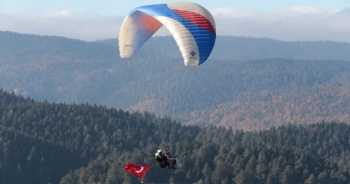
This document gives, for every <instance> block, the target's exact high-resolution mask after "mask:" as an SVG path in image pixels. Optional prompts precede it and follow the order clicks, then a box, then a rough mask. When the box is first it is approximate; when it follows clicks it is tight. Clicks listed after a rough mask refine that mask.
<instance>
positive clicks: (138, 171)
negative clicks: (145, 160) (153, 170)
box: [135, 166, 143, 173]
mask: <svg viewBox="0 0 350 184" xmlns="http://www.w3.org/2000/svg"><path fill="white" fill-rule="evenodd" d="M142 171H143V166H141V169H140V170H136V169H135V172H137V173H140V172H142Z"/></svg>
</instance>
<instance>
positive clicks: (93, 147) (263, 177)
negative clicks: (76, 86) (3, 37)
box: [0, 90, 350, 184]
mask: <svg viewBox="0 0 350 184" xmlns="http://www.w3.org/2000/svg"><path fill="white" fill-rule="evenodd" d="M0 112H1V120H0V147H1V149H0V183H4V184H15V183H21V184H23V183H30V184H34V183H35V184H40V183H43V184H44V183H52V184H55V183H57V184H58V183H61V184H66V183H67V184H68V183H139V182H140V181H139V180H138V179H137V178H136V177H134V176H132V175H130V174H128V173H126V172H124V171H123V167H124V165H125V163H126V162H127V161H131V162H134V163H140V164H141V163H146V164H152V165H153V167H152V168H151V170H150V171H149V172H148V173H147V175H146V177H145V179H144V182H145V183H274V184H276V183H291V184H292V183H293V184H294V183H305V184H306V183H307V184H312V183H349V182H350V180H349V178H350V175H349V168H350V165H349V159H350V157H349V151H350V146H349V140H350V139H349V138H350V126H349V125H347V124H346V123H341V122H310V124H309V125H294V124H289V125H283V126H279V127H272V128H270V129H265V130H261V131H255V132H244V131H243V130H233V129H231V128H223V127H215V126H207V127H199V126H189V125H187V126H186V125H181V124H180V123H178V122H176V121H173V120H171V119H168V118H166V117H157V116H155V115H153V114H151V113H148V112H128V111H124V110H121V109H115V108H108V107H106V106H97V105H90V104H88V103H84V104H74V103H73V104H66V103H50V102H48V101H36V100H34V99H31V98H29V97H23V96H18V95H16V94H14V93H9V92H6V91H4V90H0ZM159 124H162V125H164V126H165V127H168V128H166V129H163V130H162V132H160V131H159V129H157V128H156V127H157V125H159ZM161 134H165V135H169V136H170V135H174V138H172V139H170V138H169V139H162V136H160V135H161ZM165 137H167V136H165ZM164 141H167V142H168V143H169V146H170V147H169V149H170V151H171V152H172V154H173V155H174V156H176V155H178V157H179V158H180V161H181V163H182V165H183V168H181V169H178V170H170V169H160V168H158V167H157V166H156V164H155V161H154V152H155V151H156V150H157V149H159V148H161V147H162V144H163V142H164Z"/></svg>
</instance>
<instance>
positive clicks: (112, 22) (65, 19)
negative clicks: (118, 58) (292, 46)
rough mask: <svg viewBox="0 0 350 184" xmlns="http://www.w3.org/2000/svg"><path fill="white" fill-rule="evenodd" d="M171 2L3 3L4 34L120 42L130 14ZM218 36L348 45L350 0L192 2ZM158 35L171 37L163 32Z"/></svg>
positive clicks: (12, 0)
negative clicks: (214, 26)
mask: <svg viewBox="0 0 350 184" xmlns="http://www.w3.org/2000/svg"><path fill="white" fill-rule="evenodd" d="M166 2H171V1H167V0H123V1H121V0H114V1H112V0H30V1H29V0H0V30H8V31H15V32H20V33H30V34H39V35H58V36H65V37H70V38H77V39H82V40H88V41H90V40H96V39H106V38H116V37H118V32H119V27H120V25H121V23H122V21H123V19H124V17H125V16H126V14H127V13H128V12H129V11H130V10H132V9H133V8H135V7H137V6H142V5H146V4H158V3H166ZM192 2H195V3H198V4H200V5H202V6H204V7H205V8H207V9H208V10H209V11H210V12H211V13H212V14H213V16H214V19H215V21H216V24H217V33H218V35H232V36H249V37H270V38H274V39H278V40H285V41H297V40H301V41H303V40H334V41H344V42H350V0H193V1H192ZM158 34H160V35H162V34H168V33H167V31H166V30H161V31H160V32H159V33H158Z"/></svg>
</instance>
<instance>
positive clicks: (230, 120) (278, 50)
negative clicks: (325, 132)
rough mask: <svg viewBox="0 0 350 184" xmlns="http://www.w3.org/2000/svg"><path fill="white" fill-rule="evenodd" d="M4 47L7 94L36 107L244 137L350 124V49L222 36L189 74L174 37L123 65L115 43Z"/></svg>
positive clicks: (0, 47)
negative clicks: (122, 113)
mask: <svg viewBox="0 0 350 184" xmlns="http://www.w3.org/2000/svg"><path fill="white" fill-rule="evenodd" d="M0 40H1V42H0V66H1V67H0V87H1V88H2V89H4V90H7V91H15V92H16V93H20V94H22V95H24V96H30V97H33V98H34V99H37V100H45V99H47V100H48V101H50V102H66V103H71V102H76V103H85V102H88V103H91V104H93V103H96V104H101V105H106V106H108V107H117V108H123V109H126V110H140V111H144V110H147V111H154V112H156V113H158V114H161V115H164V114H167V115H172V116H173V117H174V116H175V117H176V118H178V119H180V120H181V121H182V122H185V123H190V124H201V125H205V124H208V123H214V124H220V125H225V126H232V127H233V128H243V129H245V130H254V129H261V128H266V127H269V126H274V125H281V124H285V123H289V122H292V123H312V122H316V121H320V120H323V119H324V120H327V121H332V120H339V121H345V122H349V120H350V117H349V114H348V112H350V109H349V107H348V106H347V105H346V104H349V103H350V98H349V94H350V93H349V85H350V44H349V43H337V42H325V41H320V42H281V41H276V40H272V39H267V38H264V39H256V38H243V37H223V36H219V37H218V39H217V44H216V46H215V49H214V51H213V54H212V55H211V57H210V59H209V60H208V61H207V62H206V63H204V64H203V65H201V66H199V67H184V66H183V62H182V59H181V58H179V57H178V56H179V55H180V54H179V53H178V52H179V51H178V48H177V46H176V44H175V41H174V40H173V38H171V37H155V38H152V39H150V40H149V42H148V43H147V44H146V45H145V46H144V47H143V48H142V49H141V51H140V53H139V54H137V55H136V56H135V57H132V58H130V59H121V58H119V51H118V48H117V47H115V46H116V44H117V41H116V40H113V39H110V40H104V41H99V42H84V41H80V40H73V39H67V38H63V37H55V36H37V35H24V34H17V33H11V32H0ZM101 43H103V44H101Z"/></svg>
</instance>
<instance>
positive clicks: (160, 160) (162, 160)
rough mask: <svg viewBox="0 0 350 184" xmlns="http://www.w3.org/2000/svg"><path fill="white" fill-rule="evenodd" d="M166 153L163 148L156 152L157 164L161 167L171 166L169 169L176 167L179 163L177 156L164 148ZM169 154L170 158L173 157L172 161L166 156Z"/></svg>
mask: <svg viewBox="0 0 350 184" xmlns="http://www.w3.org/2000/svg"><path fill="white" fill-rule="evenodd" d="M164 152H165V153H163V150H158V152H157V153H156V154H155V156H156V158H155V160H156V161H157V164H158V165H159V167H161V168H169V169H176V167H175V165H176V164H177V162H176V161H177V158H176V157H172V156H170V153H169V152H168V151H166V150H164ZM165 155H167V156H168V157H169V158H171V161H170V160H168V159H167V157H166V156H165Z"/></svg>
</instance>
